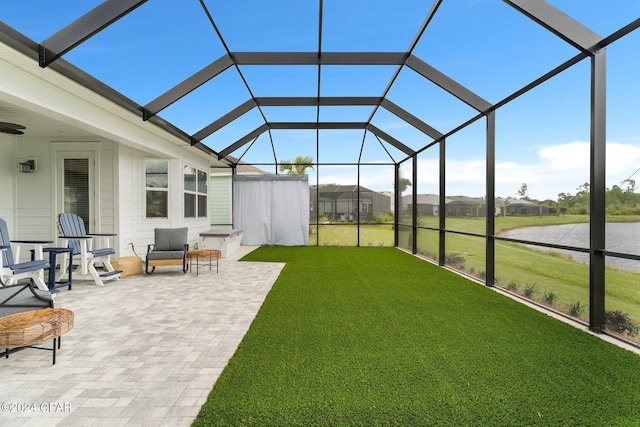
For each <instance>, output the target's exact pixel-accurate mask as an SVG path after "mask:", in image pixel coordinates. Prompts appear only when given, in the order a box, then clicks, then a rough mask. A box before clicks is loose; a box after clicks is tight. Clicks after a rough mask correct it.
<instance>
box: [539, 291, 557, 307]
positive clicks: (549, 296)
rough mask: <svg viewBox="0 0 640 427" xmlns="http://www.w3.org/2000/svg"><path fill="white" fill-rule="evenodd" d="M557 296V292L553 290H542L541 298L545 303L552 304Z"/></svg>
mask: <svg viewBox="0 0 640 427" xmlns="http://www.w3.org/2000/svg"><path fill="white" fill-rule="evenodd" d="M557 296H558V294H556V293H555V292H553V291H544V295H542V300H543V301H544V302H545V303H546V304H549V305H553V303H554V301H555V300H556V297H557Z"/></svg>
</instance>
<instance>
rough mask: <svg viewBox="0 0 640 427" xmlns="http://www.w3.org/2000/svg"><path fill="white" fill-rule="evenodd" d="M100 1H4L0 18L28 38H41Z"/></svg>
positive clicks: (38, 39) (65, 24)
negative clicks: (60, 5) (59, 4)
mask: <svg viewBox="0 0 640 427" xmlns="http://www.w3.org/2000/svg"><path fill="white" fill-rule="evenodd" d="M102 2H103V0H65V2H64V7H53V5H52V4H50V2H44V1H43V0H13V1H3V2H2V7H0V21H3V22H6V23H7V24H9V25H10V26H12V27H13V28H15V29H16V30H18V31H20V32H21V33H22V34H24V35H26V36H27V37H29V38H30V39H32V40H35V41H37V42H41V41H43V40H45V39H46V38H47V37H49V36H50V35H52V34H54V33H55V32H56V31H58V30H60V29H61V28H63V27H65V26H67V25H68V24H70V23H71V22H73V21H74V20H76V19H78V18H79V17H81V16H82V15H84V14H85V13H87V12H89V11H90V10H91V9H93V8H95V7H96V6H98V5H99V4H100V3H102ZM52 9H53V10H52Z"/></svg>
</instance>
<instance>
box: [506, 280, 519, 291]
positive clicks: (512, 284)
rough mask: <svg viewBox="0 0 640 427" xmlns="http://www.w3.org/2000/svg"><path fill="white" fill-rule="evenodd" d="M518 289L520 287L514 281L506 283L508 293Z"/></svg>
mask: <svg viewBox="0 0 640 427" xmlns="http://www.w3.org/2000/svg"><path fill="white" fill-rule="evenodd" d="M519 288H520V285H519V284H518V282H516V281H515V280H509V283H507V289H509V290H510V291H517V290H518V289H519Z"/></svg>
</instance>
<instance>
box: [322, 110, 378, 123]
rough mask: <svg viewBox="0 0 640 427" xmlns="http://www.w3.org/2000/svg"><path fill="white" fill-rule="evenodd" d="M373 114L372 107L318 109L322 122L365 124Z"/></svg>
mask: <svg viewBox="0 0 640 427" xmlns="http://www.w3.org/2000/svg"><path fill="white" fill-rule="evenodd" d="M371 113H373V106H356V107H337V106H331V107H329V106H323V107H321V108H320V121H322V122H366V121H367V120H369V117H371Z"/></svg>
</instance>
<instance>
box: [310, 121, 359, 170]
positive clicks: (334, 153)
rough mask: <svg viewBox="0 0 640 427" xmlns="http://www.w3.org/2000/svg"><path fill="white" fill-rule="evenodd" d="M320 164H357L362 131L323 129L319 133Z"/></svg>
mask: <svg viewBox="0 0 640 427" xmlns="http://www.w3.org/2000/svg"><path fill="white" fill-rule="evenodd" d="M319 135H320V138H319V144H320V150H319V152H320V155H319V157H318V160H319V161H320V163H357V162H358V157H359V156H360V148H361V146H362V140H363V138H364V131H363V130H349V129H339V130H332V129H323V130H320V131H319Z"/></svg>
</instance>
